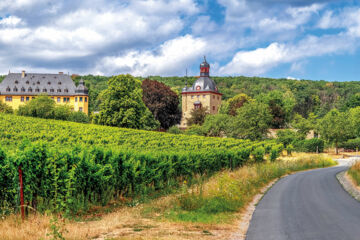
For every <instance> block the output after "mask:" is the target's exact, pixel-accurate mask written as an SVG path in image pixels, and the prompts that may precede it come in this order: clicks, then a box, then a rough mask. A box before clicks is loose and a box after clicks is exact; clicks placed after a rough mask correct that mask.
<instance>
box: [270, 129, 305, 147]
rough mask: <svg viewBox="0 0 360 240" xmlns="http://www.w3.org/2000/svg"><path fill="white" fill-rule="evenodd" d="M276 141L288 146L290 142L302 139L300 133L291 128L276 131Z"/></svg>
mask: <svg viewBox="0 0 360 240" xmlns="http://www.w3.org/2000/svg"><path fill="white" fill-rule="evenodd" d="M276 137H277V138H276V141H277V142H279V143H282V144H283V145H284V147H285V148H286V147H287V146H288V145H289V144H291V143H293V142H294V141H297V140H299V139H301V138H300V137H299V135H298V134H297V133H296V132H295V131H294V130H291V129H284V130H279V131H278V132H277V133H276Z"/></svg>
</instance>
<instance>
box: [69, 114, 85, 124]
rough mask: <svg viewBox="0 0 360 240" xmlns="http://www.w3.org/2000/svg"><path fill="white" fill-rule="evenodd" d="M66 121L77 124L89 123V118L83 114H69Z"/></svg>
mask: <svg viewBox="0 0 360 240" xmlns="http://www.w3.org/2000/svg"><path fill="white" fill-rule="evenodd" d="M68 120H69V121H71V122H78V123H89V122H90V118H89V117H88V115H86V114H85V113H83V112H71V113H70V116H69V118H68Z"/></svg>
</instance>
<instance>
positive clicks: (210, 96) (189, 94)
mask: <svg viewBox="0 0 360 240" xmlns="http://www.w3.org/2000/svg"><path fill="white" fill-rule="evenodd" d="M181 95H182V117H181V123H180V128H183V129H184V128H187V127H188V124H187V119H188V118H190V117H191V111H192V110H193V109H197V108H207V109H208V112H209V113H210V114H217V113H218V111H219V108H220V105H221V97H222V94H221V93H220V92H219V90H218V88H217V87H216V84H215V82H214V81H213V80H212V79H211V78H210V65H209V64H208V63H207V62H206V58H205V57H204V61H203V62H202V63H201V64H200V77H199V78H198V79H197V80H196V81H195V82H194V84H193V85H192V86H191V87H187V86H185V87H184V88H183V90H182V93H181Z"/></svg>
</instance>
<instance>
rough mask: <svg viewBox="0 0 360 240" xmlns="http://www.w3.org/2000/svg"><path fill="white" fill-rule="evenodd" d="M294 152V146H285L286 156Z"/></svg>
mask: <svg viewBox="0 0 360 240" xmlns="http://www.w3.org/2000/svg"><path fill="white" fill-rule="evenodd" d="M293 151H294V146H293V145H292V144H289V145H287V147H286V152H287V155H289V156H291V153H292V152H293Z"/></svg>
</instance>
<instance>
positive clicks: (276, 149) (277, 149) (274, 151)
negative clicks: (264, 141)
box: [270, 144, 284, 162]
mask: <svg viewBox="0 0 360 240" xmlns="http://www.w3.org/2000/svg"><path fill="white" fill-rule="evenodd" d="M283 148H284V146H283V145H282V144H278V145H275V146H272V148H271V152H270V160H271V161H272V162H273V161H275V160H276V159H277V158H278V157H279V156H280V154H281V152H282V150H283Z"/></svg>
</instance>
